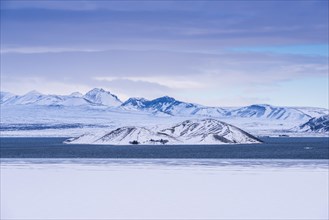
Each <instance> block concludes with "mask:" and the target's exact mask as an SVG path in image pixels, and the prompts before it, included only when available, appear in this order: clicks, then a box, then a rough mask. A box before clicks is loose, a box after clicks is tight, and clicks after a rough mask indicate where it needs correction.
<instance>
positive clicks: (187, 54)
mask: <svg viewBox="0 0 329 220" xmlns="http://www.w3.org/2000/svg"><path fill="white" fill-rule="evenodd" d="M327 18H328V2H327V1H289V2H282V1H265V2H263V1H248V2H239V4H236V3H234V2H226V1H224V2H222V1H215V2H213V1H206V2H202V1H197V2H177V1H172V2H171V1H164V2H149V1H146V2H140V1H139V2H138V3H137V2H129V1H124V2H112V1H110V2H106V1H79V2H74V1H70V2H61V1H45V2H40V1H24V3H23V2H19V3H18V2H17V1H3V2H1V89H2V90H9V91H12V92H16V93H24V92H26V91H27V90H30V89H38V90H40V91H43V92H47V93H70V92H73V91H74V90H82V91H87V90H88V89H90V88H92V87H104V88H107V89H109V90H111V91H112V92H114V93H117V94H118V95H119V96H121V98H122V99H124V98H127V97H130V96H144V97H146V98H155V97H157V96H160V95H172V96H174V97H178V98H180V99H183V100H187V101H191V102H199V103H201V104H207V105H243V104H251V103H254V102H269V103H271V104H278V105H315V106H323V107H328V101H327V98H328V96H327V95H326V94H324V93H326V91H327V90H328V83H326V79H328V53H325V52H323V51H324V50H323V49H321V48H328V19H327ZM305 48H307V50H306V49H305ZM319 51H320V52H319ZM307 82H313V84H309V85H307ZM314 83H316V85H315V84H314ZM306 88H307V89H308V90H309V91H308V93H309V94H311V95H314V96H317V97H318V98H316V99H312V100H303V102H302V101H298V100H297V99H296V98H294V96H296V94H298V93H303V92H305V89H306ZM289 91H290V94H291V95H284V93H289ZM296 92H297V93H296Z"/></svg>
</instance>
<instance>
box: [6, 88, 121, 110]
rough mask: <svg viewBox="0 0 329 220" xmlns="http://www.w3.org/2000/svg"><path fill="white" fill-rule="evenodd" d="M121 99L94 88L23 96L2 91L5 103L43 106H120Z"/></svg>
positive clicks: (31, 93)
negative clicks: (56, 93)
mask: <svg viewBox="0 0 329 220" xmlns="http://www.w3.org/2000/svg"><path fill="white" fill-rule="evenodd" d="M121 103H122V102H121V101H120V100H119V99H118V97H117V96H115V95H113V94H111V93H110V92H107V91H105V90H103V89H93V90H91V91H89V92H87V93H86V94H85V95H82V94H81V93H79V92H74V93H72V94H70V95H45V94H42V93H40V92H38V91H31V92H28V93H27V94H25V95H22V96H15V95H13V94H11V93H5V92H1V104H3V105H41V106H88V105H102V106H111V107H113V106H119V105H121Z"/></svg>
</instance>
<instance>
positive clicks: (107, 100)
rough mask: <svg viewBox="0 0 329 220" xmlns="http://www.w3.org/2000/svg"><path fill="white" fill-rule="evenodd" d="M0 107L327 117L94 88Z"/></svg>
mask: <svg viewBox="0 0 329 220" xmlns="http://www.w3.org/2000/svg"><path fill="white" fill-rule="evenodd" d="M0 98H1V99H0V104H1V105H38V106H81V107H83V106H104V107H112V108H113V107H115V108H118V109H122V110H127V111H142V112H148V113H152V114H157V113H163V114H165V115H168V116H205V117H221V118H223V117H224V118H225V117H229V118H232V117H233V118H236V117H238V118H260V119H261V118H263V119H274V120H301V121H303V120H304V121H305V122H306V121H308V120H309V119H311V118H313V117H319V116H322V115H325V114H328V109H324V108H306V107H277V106H271V105H268V104H254V105H250V106H245V107H235V108H232V107H230V108H225V107H208V106H203V105H199V104H194V103H188V102H183V101H179V100H176V99H175V98H172V97H169V96H163V97H160V98H156V99H153V100H147V99H145V98H129V99H128V100H127V101H125V102H122V101H121V100H120V99H119V98H118V97H117V96H116V95H114V94H112V93H111V92H108V91H105V90H104V89H99V88H95V89H92V90H90V91H89V92H87V93H86V94H84V95H83V94H81V93H79V92H75V93H72V94H71V95H45V94H41V93H39V92H37V91H31V92H29V93H27V94H25V95H22V96H18V95H14V94H12V93H8V92H1V93H0Z"/></svg>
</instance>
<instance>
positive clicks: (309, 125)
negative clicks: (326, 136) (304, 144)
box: [299, 115, 329, 132]
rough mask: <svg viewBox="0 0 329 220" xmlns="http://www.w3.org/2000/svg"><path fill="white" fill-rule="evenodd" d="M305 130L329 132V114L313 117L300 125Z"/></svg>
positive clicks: (301, 129)
mask: <svg viewBox="0 0 329 220" xmlns="http://www.w3.org/2000/svg"><path fill="white" fill-rule="evenodd" d="M299 131H303V132H329V115H323V116H320V117H315V118H311V119H310V120H309V121H308V122H306V123H304V124H302V125H300V126H299Z"/></svg>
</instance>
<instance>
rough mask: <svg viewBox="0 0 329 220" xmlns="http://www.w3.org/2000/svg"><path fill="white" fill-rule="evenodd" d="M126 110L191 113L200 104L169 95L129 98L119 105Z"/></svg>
mask: <svg viewBox="0 0 329 220" xmlns="http://www.w3.org/2000/svg"><path fill="white" fill-rule="evenodd" d="M121 106H122V107H123V108H125V109H128V110H140V111H147V112H152V113H156V112H162V113H166V114H168V115H193V114H194V112H195V111H196V110H197V109H198V108H200V107H201V105H197V104H192V103H186V102H181V101H178V100H176V99H174V98H172V97H169V96H163V97H160V98H157V99H153V100H147V99H144V98H130V99H128V100H127V101H126V102H124V103H123V104H122V105H121Z"/></svg>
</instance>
